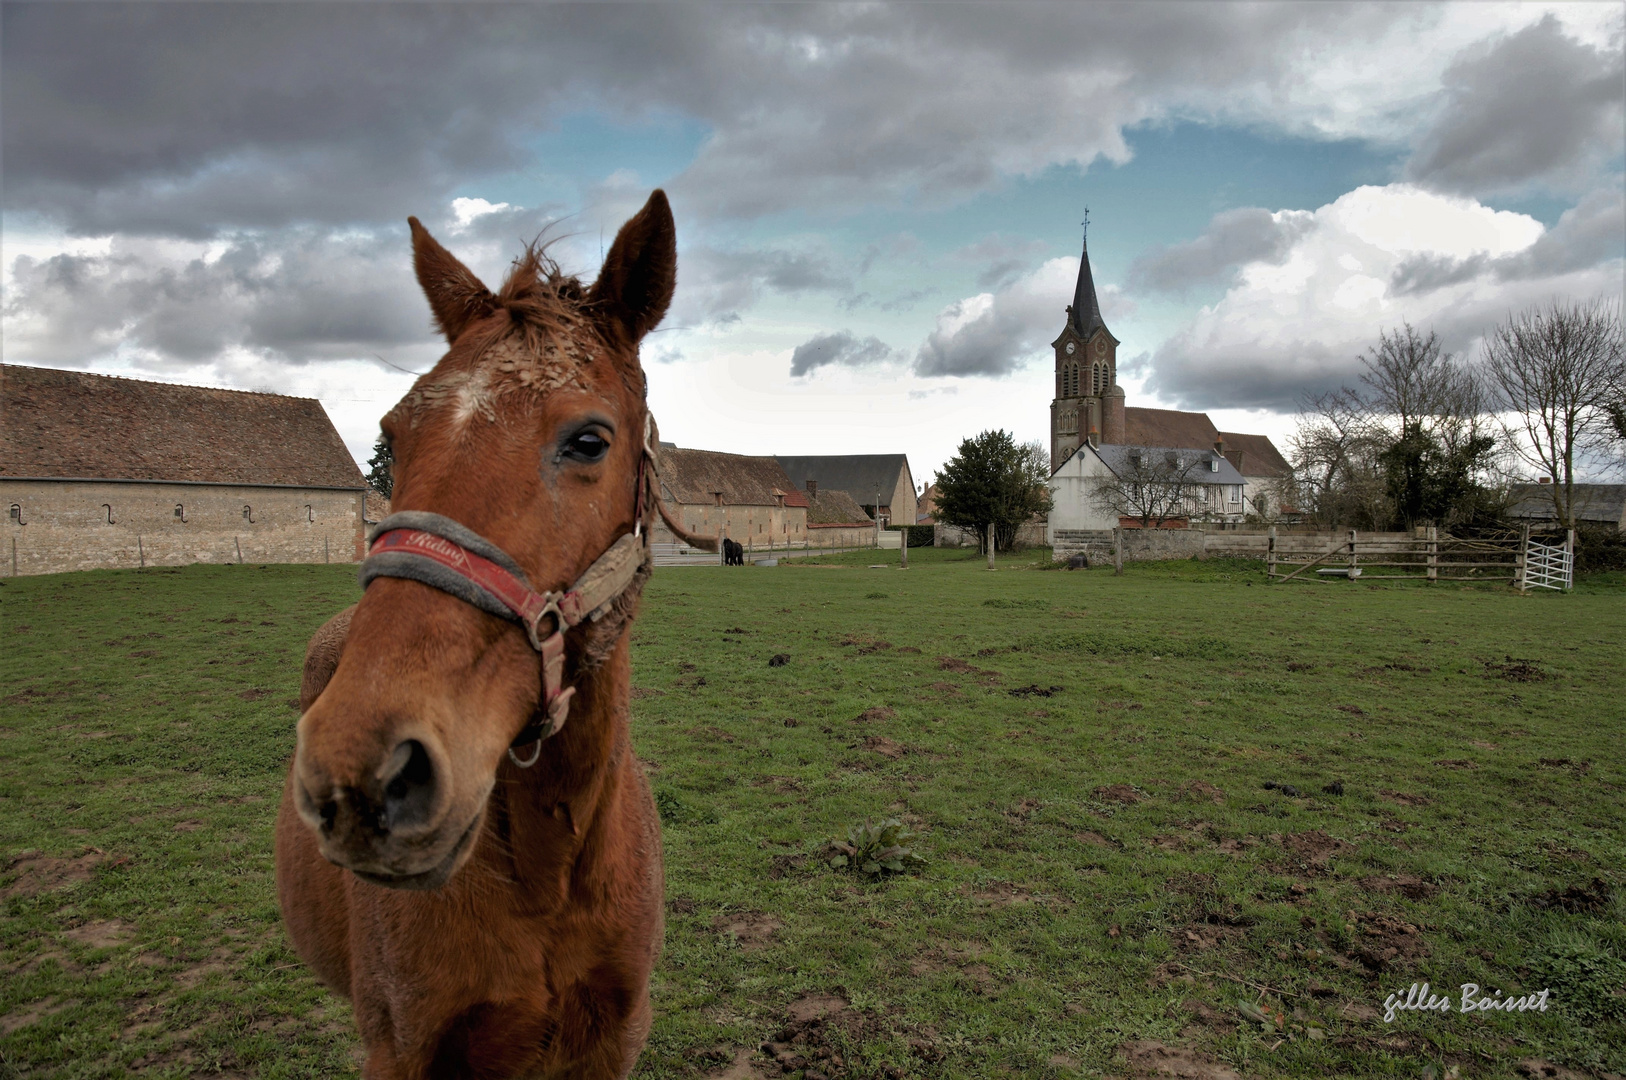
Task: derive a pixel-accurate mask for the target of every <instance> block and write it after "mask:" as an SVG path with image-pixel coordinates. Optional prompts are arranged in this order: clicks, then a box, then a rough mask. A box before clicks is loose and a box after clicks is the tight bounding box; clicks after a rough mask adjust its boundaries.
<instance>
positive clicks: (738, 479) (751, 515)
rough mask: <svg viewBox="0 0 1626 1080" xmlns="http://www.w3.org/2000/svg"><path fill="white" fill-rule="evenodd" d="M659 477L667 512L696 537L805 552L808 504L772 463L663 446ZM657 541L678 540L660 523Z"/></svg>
mask: <svg viewBox="0 0 1626 1080" xmlns="http://www.w3.org/2000/svg"><path fill="white" fill-rule="evenodd" d="M660 474H661V498H662V499H664V500H665V502H666V508H667V510H669V511H670V512H671V513H672V516H673V517H675V518H677V520H678V522H679V523H680V524H682V526H683V527H684V528H685V529H687V530H689V531H690V532H692V533H698V534H700V535H703V536H724V537H727V538H728V539H730V540H733V541H736V542H737V543H740V544H742V545H744V546H745V548H746V550H747V551H754V550H757V549H759V548H773V547H781V548H782V547H785V546H787V545H796V546H798V547H800V546H801V545H802V544H803V543H804V542H805V541H806V540H807V503H806V501H805V500H802V499H799V498H797V497H796V493H795V491H794V489H792V488H791V485H790V481H789V480H787V479H786V478H785V471H784V470H783V469H781V468H780V467H779V463H778V462H777V461H775V460H774V459H773V458H771V457H750V456H747V455H744V454H724V453H720V452H718V451H715V450H686V449H682V448H680V447H676V446H672V445H670V444H665V443H663V444H662V445H661V461H660ZM787 497H788V498H787ZM654 539H655V541H656V542H657V543H663V542H673V541H675V540H676V539H677V538H676V537H674V536H673V535H672V534H671V533H670V532H669V531H667V529H666V526H665V525H664V524H662V523H660V522H657V523H656V526H655V533H654Z"/></svg>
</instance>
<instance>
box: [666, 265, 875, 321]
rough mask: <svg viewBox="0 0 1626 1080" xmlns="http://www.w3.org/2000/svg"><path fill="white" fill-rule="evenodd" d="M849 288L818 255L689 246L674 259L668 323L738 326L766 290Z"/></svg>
mask: <svg viewBox="0 0 1626 1080" xmlns="http://www.w3.org/2000/svg"><path fill="white" fill-rule="evenodd" d="M851 287H852V281H851V279H850V278H849V277H847V276H846V275H844V274H842V273H841V272H839V271H838V270H837V269H836V267H835V266H834V264H833V262H832V260H831V259H830V257H829V256H827V255H825V254H824V253H822V252H818V251H786V250H783V249H761V248H753V249H743V250H732V251H727V250H722V249H719V248H714V247H693V248H689V249H686V250H685V251H684V252H683V253H682V255H681V256H680V258H679V266H678V288H677V294H676V296H675V298H674V299H673V305H672V314H671V315H669V316H668V317H667V323H668V324H669V325H672V326H680V325H691V324H698V323H704V322H728V321H738V320H739V312H740V311H741V310H743V309H747V308H749V307H751V305H753V304H755V303H756V302H757V299H758V298H759V297H760V296H761V295H762V293H763V292H764V291H768V290H771V291H773V292H778V293H784V294H786V295H789V296H799V295H801V294H803V293H809V292H838V293H845V292H847V291H848V290H850V289H851Z"/></svg>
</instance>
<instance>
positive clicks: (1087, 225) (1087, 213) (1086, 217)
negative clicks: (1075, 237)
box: [1081, 206, 1090, 244]
mask: <svg viewBox="0 0 1626 1080" xmlns="http://www.w3.org/2000/svg"><path fill="white" fill-rule="evenodd" d="M1081 224H1082V225H1083V226H1084V242H1085V243H1086V244H1087V243H1089V242H1090V208H1089V207H1087V206H1086V207H1085V208H1084V220H1083V222H1082V223H1081Z"/></svg>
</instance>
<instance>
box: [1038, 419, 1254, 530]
mask: <svg viewBox="0 0 1626 1080" xmlns="http://www.w3.org/2000/svg"><path fill="white" fill-rule="evenodd" d="M1113 484H1116V486H1118V487H1119V488H1120V489H1128V490H1129V491H1131V492H1133V491H1134V490H1135V489H1136V488H1137V485H1138V486H1139V488H1140V489H1141V491H1142V492H1143V494H1146V495H1148V496H1150V497H1151V498H1154V499H1155V497H1156V496H1157V495H1158V494H1160V493H1162V494H1178V496H1179V502H1180V507H1179V509H1178V511H1177V512H1175V513H1171V514H1169V515H1168V517H1171V518H1178V519H1180V524H1181V525H1184V524H1186V523H1187V522H1189V521H1190V520H1192V519H1197V520H1203V521H1241V520H1242V515H1243V512H1244V511H1243V502H1242V493H1243V487H1244V484H1245V481H1244V480H1243V478H1242V474H1241V473H1239V472H1237V470H1236V466H1234V465H1232V464H1231V463H1230V462H1229V461H1227V460H1226V459H1225V457H1224V456H1223V455H1222V454H1219V453H1217V452H1216V451H1213V450H1181V449H1174V448H1171V447H1163V446H1091V445H1090V444H1089V443H1085V444H1084V445H1082V446H1080V447H1079V448H1078V449H1076V450H1074V451H1073V452H1072V453H1071V454H1070V455H1068V457H1067V460H1065V461H1063V462H1062V463H1061V466H1060V467H1059V468H1057V469H1056V471H1055V472H1054V473H1053V474H1051V477H1050V495H1051V499H1052V500H1053V505H1052V507H1051V510H1050V523H1049V527H1048V530H1047V532H1048V537H1047V539H1048V540H1049V542H1050V543H1051V545H1052V546H1054V545H1055V543H1056V534H1057V533H1058V532H1063V531H1069V532H1070V531H1076V530H1086V531H1093V530H1102V529H1115V528H1117V527H1118V526H1119V525H1120V524H1122V525H1126V526H1130V527H1133V526H1137V525H1139V520H1138V519H1136V520H1134V521H1131V520H1129V519H1130V518H1132V517H1134V516H1135V515H1134V513H1133V510H1132V508H1131V507H1129V506H1120V507H1118V508H1113V507H1111V506H1108V505H1105V501H1104V500H1103V498H1102V496H1101V494H1100V492H1101V489H1102V488H1103V487H1105V486H1109V485H1113ZM1158 488H1161V492H1159V491H1156V490H1153V489H1158ZM1181 489H1183V490H1181Z"/></svg>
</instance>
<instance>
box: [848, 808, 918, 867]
mask: <svg viewBox="0 0 1626 1080" xmlns="http://www.w3.org/2000/svg"><path fill="white" fill-rule="evenodd" d="M914 838H915V834H914V833H913V832H911V831H910V830H909V829H908V827H907V826H905V825H904V823H903V822H901V821H899V820H898V819H897V818H886V819H885V820H884V821H881V822H879V823H877V824H874V825H871V824H870V823H869V819H868V818H865V819H864V821H863V822H862V823H861V824H858V825H853V826H851V827H850V828H848V830H847V839H845V840H835V841H832V842H831V844H830V848H831V850H832V851H834V852H835V853H836V854H835V855H834V856H832V857H831V859H830V866H831V867H832V868H834V869H836V870H843V869H846V868H847V867H851V868H853V869H854V870H857V871H858V872H859V873H861V874H874V875H880V874H886V873H889V872H890V873H893V874H901V873H903V872H904V870H906V869H908V868H909V867H911V866H920V865H922V864H924V863H925V861H926V860H925V858H923V857H922V856H921V855H920V854H919V853H918V852H916V851H913V850H912V849H910V848H907V847H905V846H904V845H905V844H906V843H908V842H910V841H912V840H914Z"/></svg>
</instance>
